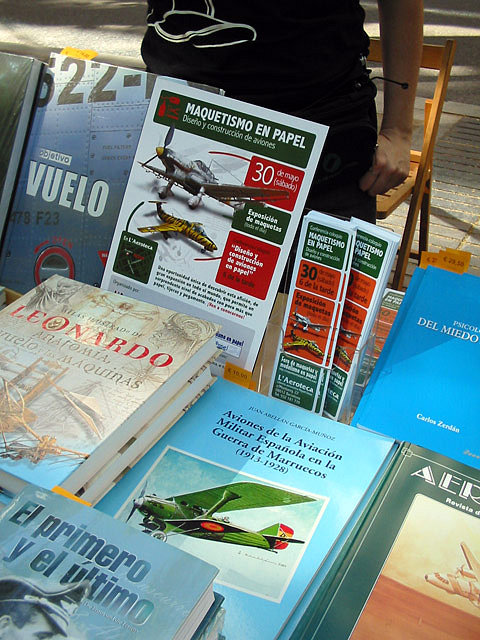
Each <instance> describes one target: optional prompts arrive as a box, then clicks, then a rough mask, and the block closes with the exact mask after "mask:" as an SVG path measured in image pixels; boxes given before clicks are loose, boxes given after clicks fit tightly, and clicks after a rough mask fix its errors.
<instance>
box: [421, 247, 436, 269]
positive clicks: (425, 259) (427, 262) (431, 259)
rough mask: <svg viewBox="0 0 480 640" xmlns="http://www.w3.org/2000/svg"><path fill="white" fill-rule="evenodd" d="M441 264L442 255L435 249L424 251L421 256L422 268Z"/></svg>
mask: <svg viewBox="0 0 480 640" xmlns="http://www.w3.org/2000/svg"><path fill="white" fill-rule="evenodd" d="M439 265H440V256H439V255H438V253H433V251H422V256H421V258H420V268H421V269H426V268H427V267H428V266H431V267H438V266H439Z"/></svg>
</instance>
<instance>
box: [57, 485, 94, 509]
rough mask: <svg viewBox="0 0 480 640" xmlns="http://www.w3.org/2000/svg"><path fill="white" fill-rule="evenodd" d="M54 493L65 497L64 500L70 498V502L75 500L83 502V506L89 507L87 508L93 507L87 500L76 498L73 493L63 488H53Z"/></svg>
mask: <svg viewBox="0 0 480 640" xmlns="http://www.w3.org/2000/svg"><path fill="white" fill-rule="evenodd" d="M52 493H58V495H60V496H63V497H64V498H70V500H75V502H81V503H82V504H85V505H87V507H91V506H92V503H91V502H87V501H86V500H82V499H81V498H79V497H78V496H76V495H75V494H73V493H70V491H67V490H66V489H64V488H63V487H59V486H55V487H53V488H52Z"/></svg>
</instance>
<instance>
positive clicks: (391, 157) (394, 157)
mask: <svg viewBox="0 0 480 640" xmlns="http://www.w3.org/2000/svg"><path fill="white" fill-rule="evenodd" d="M410 144H411V140H410V136H406V135H404V134H401V133H399V132H398V131H396V130H393V129H392V130H385V131H384V130H382V131H380V133H379V134H378V141H377V148H376V150H375V154H374V156H373V162H372V166H371V167H370V169H369V170H368V171H367V172H366V173H365V174H364V175H363V176H362V177H361V178H360V181H359V183H358V186H359V187H360V189H361V190H362V191H367V192H368V194H369V195H370V196H376V195H378V194H381V193H385V192H386V191H388V190H389V189H392V188H393V187H396V186H398V185H399V184H401V183H402V182H403V181H404V180H405V178H406V177H407V176H408V172H409V170H410Z"/></svg>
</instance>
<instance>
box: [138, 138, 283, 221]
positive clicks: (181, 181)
mask: <svg viewBox="0 0 480 640" xmlns="http://www.w3.org/2000/svg"><path fill="white" fill-rule="evenodd" d="M174 133H175V127H174V125H171V126H170V127H169V129H168V131H167V133H166V135H165V139H164V141H163V146H158V147H156V148H155V155H154V156H152V157H151V158H150V159H149V160H146V161H145V162H141V163H140V164H141V166H142V167H144V168H145V169H147V170H148V171H151V172H152V173H153V174H155V175H156V176H157V177H159V178H164V179H165V180H166V181H167V185H166V186H164V187H162V188H161V189H160V190H159V192H158V195H159V196H160V198H162V199H166V198H167V197H168V196H170V195H172V187H173V185H174V184H175V185H178V186H179V187H181V188H182V189H183V190H184V191H186V192H187V193H189V194H191V197H190V198H189V199H188V201H187V203H188V206H189V207H190V209H196V208H197V207H198V206H200V204H201V203H202V200H203V197H204V196H210V197H211V198H214V199H215V200H218V201H219V202H224V203H225V204H228V205H230V206H231V207H233V208H234V209H237V208H239V207H242V206H243V204H244V203H245V202H250V201H252V200H254V201H257V202H269V201H276V200H288V198H289V197H290V192H289V191H288V190H286V189H280V188H270V189H268V188H262V187H250V186H246V185H244V184H243V183H239V184H223V183H220V182H219V179H218V178H217V176H216V175H215V173H214V172H213V171H212V168H211V163H210V166H207V164H206V163H205V162H204V161H203V160H200V159H191V158H190V157H183V156H181V155H179V154H178V153H176V152H175V151H174V150H173V149H170V148H168V147H169V145H170V143H171V142H172V139H173V136H174ZM209 153H211V154H215V153H219V152H215V151H210V152H209ZM225 155H230V156H232V154H225ZM232 157H237V158H239V159H243V160H244V161H245V162H250V159H249V158H241V156H232ZM155 158H158V159H160V161H161V163H162V165H163V168H158V167H156V166H154V165H152V164H150V163H151V162H152V161H153V160H154V159H155ZM217 164H219V163H218V161H217Z"/></svg>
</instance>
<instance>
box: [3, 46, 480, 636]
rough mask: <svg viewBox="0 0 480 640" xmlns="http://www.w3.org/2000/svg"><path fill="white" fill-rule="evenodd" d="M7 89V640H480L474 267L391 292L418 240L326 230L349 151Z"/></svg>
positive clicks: (159, 107) (452, 256)
mask: <svg viewBox="0 0 480 640" xmlns="http://www.w3.org/2000/svg"><path fill="white" fill-rule="evenodd" d="M7 72H8V73H10V74H12V73H13V74H15V73H17V74H18V75H17V78H18V81H17V82H14V81H12V80H11V79H5V78H7ZM8 77H9V78H11V75H10V76H8ZM20 80H22V81H20ZM2 83H3V86H10V85H11V84H12V85H15V88H16V89H17V91H15V92H13V91H12V92H7V93H8V98H9V100H7V96H6V94H5V92H4V91H3V90H2V92H1V93H2V95H1V96H0V112H1V115H2V118H3V120H4V121H5V122H6V123H10V124H8V126H7V125H5V127H3V129H4V130H5V129H7V130H8V140H7V139H5V142H4V143H3V144H2V155H1V157H0V160H1V165H0V225H1V226H2V229H3V235H2V242H1V246H0V285H1V287H2V289H1V291H0V294H1V296H3V298H0V303H1V306H0V385H1V388H0V428H1V431H2V438H1V440H0V547H1V551H2V553H1V561H0V583H1V584H0V625H2V629H3V628H5V629H7V628H8V630H9V631H8V632H9V633H10V634H11V636H12V637H17V636H13V634H14V633H15V632H16V629H17V627H16V625H19V624H21V623H20V622H19V616H18V614H17V612H16V609H17V607H20V608H21V609H23V610H24V611H26V610H27V608H28V611H30V609H31V611H30V613H29V615H28V619H29V621H30V622H31V620H34V621H35V623H36V624H38V625H41V628H42V633H44V634H50V635H48V637H51V636H52V635H53V634H60V635H61V636H64V637H65V636H67V637H75V638H83V639H84V640H90V639H91V640H93V639H94V638H95V639H96V638H99V637H103V636H108V637H109V638H112V640H114V639H116V638H119V639H120V638H122V639H123V638H130V637H132V638H133V637H137V638H153V637H160V636H159V629H160V628H161V630H162V631H161V638H162V640H163V638H165V640H169V639H170V638H171V639H172V640H317V639H318V640H323V639H325V638H332V639H333V640H343V639H345V640H347V639H349V638H351V639H355V640H362V639H364V638H365V640H366V639H368V640H371V639H375V638H387V637H392V638H397V637H398V638H406V637H415V638H418V639H420V640H423V639H425V640H426V639H430V638H438V637H445V638H455V639H457V638H458V640H467V639H473V638H478V637H480V530H479V521H480V476H479V468H480V435H479V430H478V428H477V426H478V425H477V422H478V418H477V416H478V415H479V414H480V401H479V397H480V396H479V394H478V388H479V377H478V371H479V370H480V367H479V365H480V361H479V348H480V347H479V346H478V343H479V340H480V337H479V336H480V320H479V318H480V314H479V313H478V311H479V308H480V302H479V301H480V284H479V283H480V280H479V279H478V278H477V277H475V276H473V275H470V274H468V273H466V270H467V268H468V255H467V254H466V253H465V252H460V251H457V252H455V251H453V250H446V251H442V252H440V253H439V254H434V253H430V252H428V253H427V252H425V253H424V255H423V257H422V261H421V263H420V267H419V268H417V269H416V270H415V271H414V274H413V277H412V279H411V283H410V284H409V286H408V288H407V290H406V292H403V291H395V290H393V289H389V288H388V282H389V277H390V274H391V271H392V268H393V264H394V259H395V255H396V253H397V249H398V245H399V236H398V235H397V234H395V233H393V232H391V231H388V230H386V229H383V228H380V227H377V226H375V225H372V224H369V223H366V222H364V221H362V220H360V219H356V218H352V219H351V220H349V221H345V220H340V219H336V218H334V217H332V216H329V215H327V214H325V213H322V212H319V211H308V212H307V211H304V206H305V201H306V196H307V194H308V191H309V187H310V183H311V180H312V179H313V175H314V172H315V167H316V166H317V161H318V158H319V156H320V153H321V151H322V147H323V144H324V141H325V137H326V134H327V130H328V128H327V127H326V126H323V125H319V124H316V123H313V122H309V121H308V120H303V119H301V118H296V117H293V116H287V115H285V114H282V113H279V112H276V111H273V110H269V109H263V108H260V107H255V106H253V105H251V104H247V103H243V102H240V101H238V100H233V99H230V98H227V97H225V96H224V95H223V92H222V90H221V88H212V87H205V86H199V85H195V86H193V85H192V84H191V83H186V82H184V81H180V80H176V79H174V78H165V77H161V76H155V75H153V74H150V73H147V72H146V71H142V70H140V69H134V68H129V67H127V66H125V67H123V66H118V65H115V64H107V63H105V62H98V61H96V60H95V58H93V59H89V57H88V56H86V57H85V58H83V57H82V56H80V57H74V56H73V55H72V53H71V52H70V53H68V55H67V54H66V53H52V54H51V56H50V61H49V62H48V63H40V62H39V61H37V60H35V59H34V58H29V57H27V56H17V55H16V54H8V55H6V54H5V55H4V54H1V53H0V87H1V86H2ZM4 134H5V135H6V132H5V131H4ZM7 143H8V144H7ZM297 229H298V230H299V233H300V235H299V243H298V249H297V250H296V254H295V258H294V265H293V276H292V279H291V284H290V288H289V291H288V292H287V293H278V288H279V284H280V280H281V277H282V274H283V271H284V268H285V266H286V264H287V260H288V259H289V255H290V254H291V250H292V246H293V242H294V237H295V233H296V231H297ZM19 603H20V604H19ZM30 622H29V623H30ZM22 624H23V622H22ZM45 637H47V635H45Z"/></svg>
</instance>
